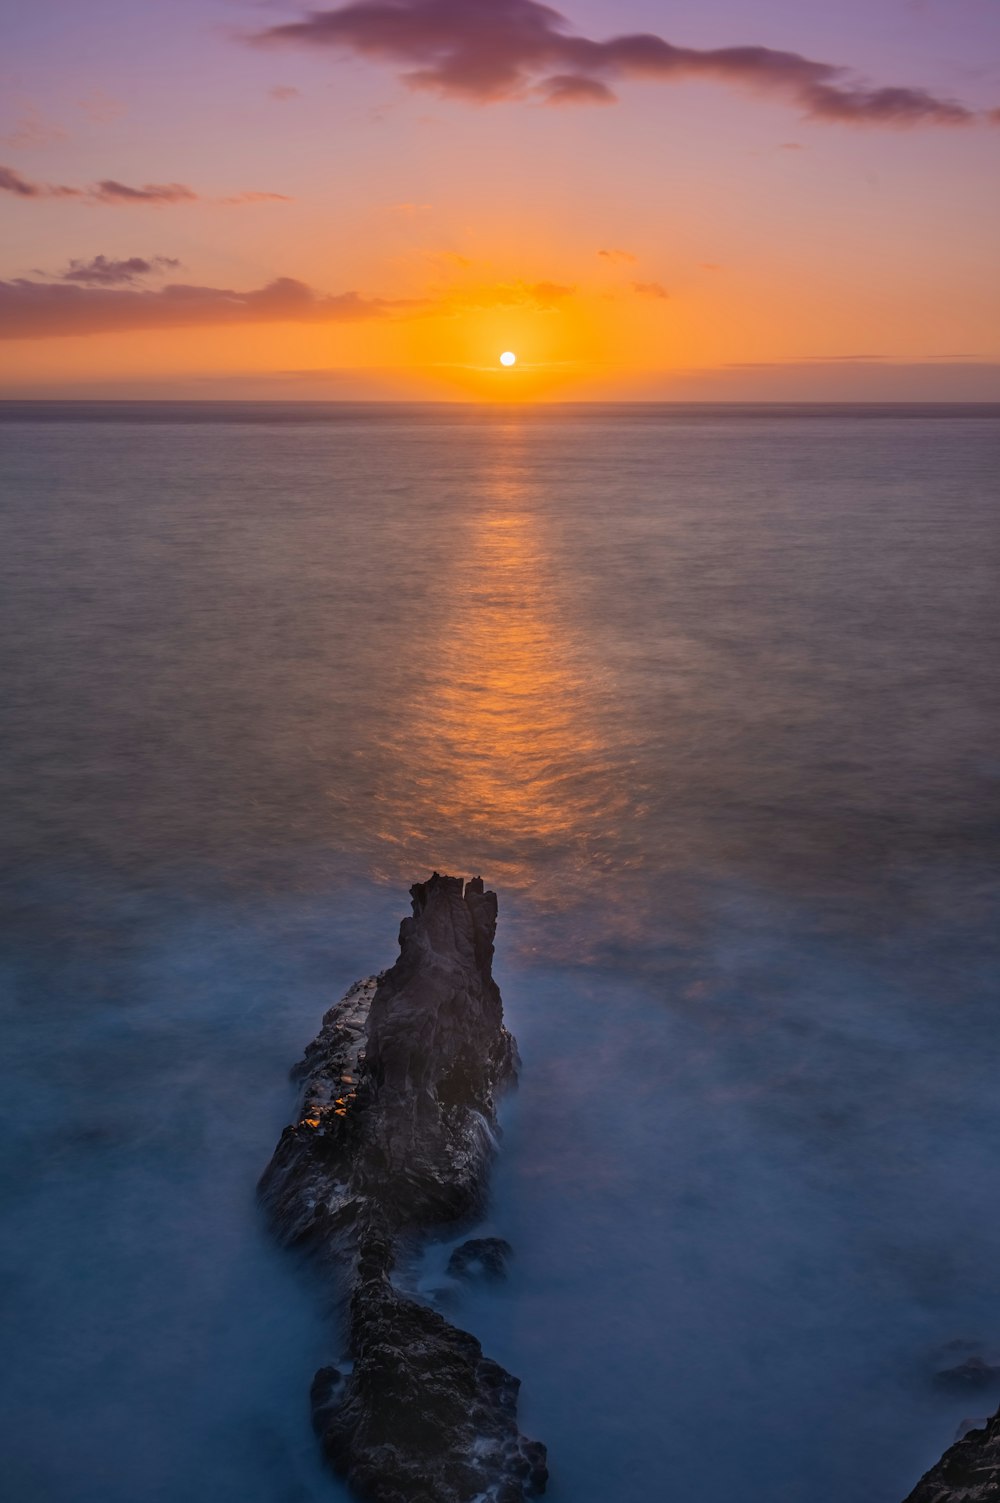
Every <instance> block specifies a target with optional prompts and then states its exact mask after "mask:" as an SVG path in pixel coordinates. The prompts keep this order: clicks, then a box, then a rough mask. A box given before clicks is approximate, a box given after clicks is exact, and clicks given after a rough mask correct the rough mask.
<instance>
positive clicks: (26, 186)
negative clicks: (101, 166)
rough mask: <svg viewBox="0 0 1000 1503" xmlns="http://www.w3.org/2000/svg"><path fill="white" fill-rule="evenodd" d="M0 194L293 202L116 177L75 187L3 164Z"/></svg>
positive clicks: (152, 201)
mask: <svg viewBox="0 0 1000 1503" xmlns="http://www.w3.org/2000/svg"><path fill="white" fill-rule="evenodd" d="M0 193H11V194H13V195H14V197H15V198H34V199H44V198H71V199H76V200H77V201H78V202H80V203H87V204H106V205H112V206H114V205H123V204H132V205H136V204H145V205H147V206H152V207H154V208H162V207H163V205H165V204H190V203H215V204H251V203H268V202H274V203H290V202H291V200H290V199H289V197H288V195H287V194H285V193H258V192H251V193H236V194H232V195H230V196H229V197H226V198H208V197H206V196H205V195H204V194H201V193H196V192H195V190H194V189H193V188H189V187H188V185H187V183H143V184H141V185H140V186H139V187H135V186H133V185H132V184H130V183H120V182H118V180H117V179H116V178H112V177H107V178H102V179H101V181H100V182H97V183H89V184H88V185H87V186H86V187H84V188H73V187H69V186H67V185H66V184H65V183H38V182H35V181H33V180H32V179H31V178H26V177H24V176H22V174H21V173H20V172H18V171H17V169H16V168H14V167H4V166H0Z"/></svg>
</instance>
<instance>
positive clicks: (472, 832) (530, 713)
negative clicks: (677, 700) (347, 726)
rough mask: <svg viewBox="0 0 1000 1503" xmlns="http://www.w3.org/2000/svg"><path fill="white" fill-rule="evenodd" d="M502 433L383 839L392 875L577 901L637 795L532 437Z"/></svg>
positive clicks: (388, 763)
mask: <svg viewBox="0 0 1000 1503" xmlns="http://www.w3.org/2000/svg"><path fill="white" fill-rule="evenodd" d="M495 434H496V440H495V444H494V445H493V446H491V449H490V464H491V468H490V469H489V470H488V473H486V474H485V475H483V476H480V477H478V479H477V480H476V482H475V485H474V487H473V491H472V494H471V495H470V504H469V505H468V506H467V507H465V508H462V509H459V510H457V513H456V514H457V515H458V516H459V517H460V518H461V521H460V523H459V526H458V528H457V530H456V533H455V538H454V546H453V548H452V551H451V556H450V559H449V565H448V574H447V577H446V579H445V580H444V581H443V582H442V592H443V596H444V599H445V602H446V608H445V610H444V611H443V613H442V617H441V621H440V624H439V627H438V629H437V631H436V634H435V637H434V640H433V642H430V643H427V644H426V645H425V653H424V659H425V669H424V672H423V673H422V677H421V680H420V682H419V683H418V685H417V686H416V688H415V692H413V693H412V695H411V696H410V698H409V701H408V703H406V704H405V705H401V706H400V707H399V716H398V720H397V723H396V726H395V728H394V730H393V733H392V735H391V738H390V742H389V744H388V745H386V746H384V747H383V748H382V751H383V754H386V755H385V760H384V762H383V768H384V771H385V777H384V779H383V783H382V786H381V787H380V789H379V791H378V794H377V799H376V808H377V810H378V815H379V827H378V839H379V841H380V843H381V845H382V848H383V850H384V851H385V853H386V856H387V858H388V861H387V867H388V870H387V871H386V873H385V874H386V875H391V876H393V877H396V875H397V874H398V873H401V872H410V871H413V870H420V869H421V868H422V867H426V866H429V865H440V866H442V867H450V868H451V869H454V870H458V871H465V870H469V871H472V870H479V869H480V868H484V869H486V870H487V871H488V874H489V877H490V880H491V881H494V882H498V883H502V884H503V885H504V886H505V887H506V888H511V887H514V888H518V889H527V888H531V887H533V886H534V887H538V886H539V884H541V885H542V886H545V884H546V881H547V880H548V881H552V880H553V879H558V884H559V887H560V888H561V889H562V890H563V893H564V896H565V897H566V898H567V899H568V897H569V894H568V892H566V891H565V889H566V886H567V884H569V885H570V886H571V885H572V878H573V873H574V872H582V871H583V870H584V869H586V870H588V871H592V870H593V868H594V866H595V864H597V865H600V864H602V863H604V862H606V861H608V860H609V859H610V855H609V853H610V851H611V850H612V849H613V848H614V847H615V844H616V841H617V838H618V832H617V827H618V825H619V823H620V820H621V818H622V816H623V813H624V811H625V809H626V807H627V804H628V799H627V797H626V794H625V792H624V779H623V777H622V765H623V759H622V755H621V749H620V748H618V747H613V746H612V745H611V743H610V740H609V737H608V735H607V733H606V730H605V728H604V726H605V722H606V718H607V717H606V700H607V697H608V695H609V693H611V692H613V685H610V684H609V683H608V682H607V675H606V674H602V673H601V671H600V670H598V669H597V668H596V667H595V665H594V664H592V663H590V662H589V661H588V656H587V651H586V645H585V642H584V640H583V638H582V634H581V632H580V631H579V630H578V629H575V628H574V625H573V621H574V617H573V612H572V609H571V602H569V601H568V600H567V597H566V593H565V592H566V589H567V582H566V580H565V578H563V577H562V576H561V574H560V568H559V538H558V534H557V532H556V531H555V529H554V528H553V525H552V522H551V519H550V518H549V517H548V516H547V514H546V509H545V505H544V495H542V494H541V493H540V487H539V484H538V481H537V480H533V481H532V482H530V483H529V481H528V479H527V478H526V477H527V474H528V466H527V463H526V456H525V452H524V443H525V436H524V434H523V432H522V430H521V429H520V428H519V426H518V425H517V424H510V425H505V426H504V427H503V428H500V429H497V430H495ZM548 900H549V902H550V903H552V902H556V903H557V904H558V901H559V900H558V898H557V897H556V895H555V894H554V893H553V892H549V893H548Z"/></svg>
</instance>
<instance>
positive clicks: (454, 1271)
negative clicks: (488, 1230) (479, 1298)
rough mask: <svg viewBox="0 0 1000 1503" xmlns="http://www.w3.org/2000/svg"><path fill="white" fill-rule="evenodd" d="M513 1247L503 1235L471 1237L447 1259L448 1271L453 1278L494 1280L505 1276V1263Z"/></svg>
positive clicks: (512, 1253)
mask: <svg viewBox="0 0 1000 1503" xmlns="http://www.w3.org/2000/svg"><path fill="white" fill-rule="evenodd" d="M513 1255H514V1249H513V1248H512V1247H511V1245H510V1243H509V1242H505V1241H504V1239H503V1237H473V1238H471V1239H470V1241H468V1242H463V1243H462V1245H461V1247H456V1248H455V1251H454V1252H453V1253H452V1255H451V1257H450V1258H449V1259H448V1272H449V1273H450V1274H451V1276H452V1278H455V1279H488V1280H490V1281H491V1282H495V1281H496V1280H498V1279H505V1278H506V1277H507V1264H508V1263H509V1262H510V1260H511V1258H512V1257H513Z"/></svg>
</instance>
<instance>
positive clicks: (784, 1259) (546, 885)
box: [0, 404, 1000, 1503]
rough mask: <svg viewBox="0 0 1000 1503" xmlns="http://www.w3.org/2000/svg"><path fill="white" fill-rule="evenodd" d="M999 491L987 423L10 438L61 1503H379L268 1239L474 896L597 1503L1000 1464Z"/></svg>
mask: <svg viewBox="0 0 1000 1503" xmlns="http://www.w3.org/2000/svg"><path fill="white" fill-rule="evenodd" d="M998 477H1000V412H998V411H997V410H996V409H994V410H992V411H991V410H990V409H974V408H969V409H959V408H952V409H923V410H921V409H907V408H894V409H882V410H870V409H868V410H866V409H862V408H859V409H844V408H839V409H838V408H827V409H824V408H813V409H810V408H800V409H796V408H787V409H753V408H714V409H713V408H669V407H637V408H629V407H623V408H613V407H607V408H602V407H596V408H576V409H574V408H566V409H560V408H548V409H539V410H535V411H525V412H518V411H513V410H492V409H483V408H464V409H461V408H433V407H427V408H421V407H409V408H407V407H399V408H393V407H389V408H367V407H360V408H357V407H354V408H352V407H336V406H334V407H322V406H301V407H300V406H279V407H270V406H266V405H262V406H258V405H254V404H247V405H240V404H231V405H230V404H219V405H214V404H213V405H211V406H203V407H196V406H188V405H185V404H175V405H167V404H164V405H145V404H135V405H125V406H121V405H101V404H73V405H70V404H67V405H62V404H50V405H47V406H41V405H32V404H4V405H0V503H2V525H3V543H2V555H0V582H2V604H0V616H2V625H3V660H2V665H0V700H2V713H3V722H4V723H3V729H2V734H0V792H2V797H3V809H4V813H3V832H4V837H5V840H4V846H5V866H4V877H3V885H2V889H0V903H2V924H3V937H4V946H3V965H2V970H0V984H2V994H3V996H2V1001H3V1012H4V1035H5V1040H6V1044H5V1049H4V1052H3V1059H2V1065H0V1070H2V1080H0V1116H2V1121H3V1129H4V1137H5V1145H6V1146H5V1154H4V1166H3V1190H4V1193H5V1200H6V1204H7V1211H6V1216H5V1220H4V1230H3V1233H2V1236H0V1300H2V1314H3V1319H4V1327H5V1332H6V1338H5V1343H4V1353H5V1355H4V1361H3V1363H2V1364H0V1387H2V1389H3V1393H2V1396H0V1415H2V1417H3V1427H4V1429H5V1431H6V1432H7V1434H6V1437H5V1443H4V1452H5V1459H6V1466H7V1477H8V1481H7V1484H6V1485H7V1487H8V1489H9V1493H8V1496H9V1497H10V1498H11V1499H12V1500H14V1503H22V1500H25V1503H26V1500H44V1503H136V1499H140V1498H141V1499H143V1500H144V1503H177V1500H178V1499H182V1498H189V1499H192V1500H193V1503H202V1500H205V1499H212V1500H213V1503H324V1500H325V1503H340V1500H342V1499H343V1497H344V1495H343V1493H342V1491H341V1490H340V1489H339V1487H338V1485H337V1484H336V1483H335V1482H333V1481H331V1480H330V1479H329V1478H327V1476H326V1474H325V1473H324V1471H323V1470H322V1469H321V1467H320V1466H319V1465H318V1463H317V1460H316V1455H315V1447H314V1442H313V1438H312V1435H311V1432H310V1429H309V1423H308V1413H307V1393H308V1387H309V1382H310V1379H311V1376H312V1373H313V1371H314V1369H315V1368H316V1367H317V1366H319V1365H320V1364H321V1363H322V1362H323V1361H325V1360H328V1359H329V1357H331V1356H332V1355H333V1354H334V1352H335V1350H336V1336H335V1333H334V1332H332V1331H331V1329H330V1327H329V1326H328V1325H327V1324H326V1317H325V1315H324V1312H323V1308H322V1300H321V1296H320V1295H319V1293H318V1291H317V1290H316V1289H314V1288H313V1287H312V1284H311V1281H310V1276H309V1274H308V1273H307V1272H306V1271H304V1270H303V1269H302V1268H301V1267H300V1266H299V1265H298V1264H297V1263H296V1260H295V1259H294V1258H292V1257H290V1256H288V1255H286V1254H283V1253H281V1252H278V1251H276V1250H275V1249H273V1248H272V1246H271V1245H270V1243H269V1241H268V1238H267V1236H266V1235H265V1233H264V1232H263V1230H262V1228H261V1226H260V1225H259V1222H258V1219H257V1214H256V1210H255V1206H254V1185H255V1180H256V1177H257V1175H258V1173H259V1172H260V1170H261V1169H262V1168H263V1166H264V1164H265V1162H266V1161H267V1158H268V1157H269V1154H270V1152H271V1149H272V1147H273V1143H274V1139H275V1138H276V1136H277V1133H278V1131H279V1130H280V1127H281V1126H282V1124H283V1122H284V1121H286V1120H287V1119H288V1116H289V1114H290V1111H291V1108H292V1094H291V1087H290V1086H289V1085H288V1083H287V1070H288V1067H289V1065H290V1064H291V1063H292V1061H293V1060H294V1059H295V1058H296V1057H297V1055H298V1053H299V1052H300V1050H301V1047H302V1045H303V1044H304V1043H305V1042H306V1041H307V1039H309V1038H310V1037H311V1036H312V1034H313V1033H314V1032H315V1030H316V1026H317V1023H318V1020H319V1017H320V1014H321V1013H322V1011H323V1010H324V1009H325V1008H326V1007H327V1006H328V1005H329V1004H330V1003H331V1002H332V1001H334V1000H336V998H337V997H338V996H339V995H340V994H341V993H342V992H343V991H344V990H345V989H346V987H347V986H348V985H349V984H350V983H351V982H352V981H354V980H355V979H356V977H358V976H360V975H364V974H368V973H370V972H372V971H374V970H378V969H380V968H382V967H383V966H385V965H386V964H387V963H389V962H391V961H392V959H393V958H394V954H395V933H396V927H397V923H398V920H399V918H400V917H401V916H402V914H403V913H404V911H406V909H407V906H408V899H407V896H406V889H407V887H408V885H409V883H410V882H411V881H413V880H415V879H417V878H423V877H425V876H426V875H427V873H428V872H429V871H431V870H432V869H434V868H437V869H439V870H443V871H449V872H453V873H456V874H467V875H471V874H473V873H482V875H483V876H484V877H485V878H486V880H487V882H488V883H489V884H490V885H492V886H495V887H496V888H497V889H498V891H499V893H500V903H501V929H500V935H499V941H498V965H499V979H500V982H501V985H502V988H503V993H504V998H505V1002H506V1007H507V1011H508V1014H509V1018H510V1021H511V1023H512V1026H513V1028H514V1029H515V1031H516V1032H517V1034H518V1037H519V1039H520V1043H521V1050H522V1053H523V1056H524V1060H525V1070H524V1077H523V1082H522V1086H521V1089H520V1091H519V1092H518V1094H517V1095H516V1096H515V1097H513V1098H512V1099H511V1100H510V1101H509V1102H508V1104H507V1106H506V1108H505V1113H504V1122H505V1140H504V1151H503V1155H502V1158H501V1161H500V1163H499V1165H498V1170H497V1177H496V1195H495V1198H494V1205H493V1208H492V1212H491V1221H490V1222H489V1227H490V1229H492V1230H495V1231H497V1232H499V1233H502V1234H503V1235H504V1236H507V1237H508V1238H509V1239H510V1240H511V1241H512V1242H513V1243H514V1245H515V1247H516V1250H517V1261H516V1268H515V1272H514V1274H513V1277H512V1278H511V1280H510V1282H509V1283H508V1284H507V1285H505V1286H503V1287H502V1288H500V1289H499V1290H497V1291H491V1292H487V1293H478V1292H477V1293H469V1292H458V1291H453V1292H452V1294H451V1295H450V1299H451V1305H450V1310H451V1313H452V1315H453V1318H454V1319H456V1320H457V1321H459V1323H462V1324H465V1325H467V1326H468V1327H469V1328H470V1329H472V1330H474V1331H475V1332H476V1333H477V1334H478V1335H480V1336H481V1337H482V1338H483V1340H484V1342H485V1343H486V1345H487V1347H488V1349H489V1351H490V1352H491V1353H492V1355H494V1356H495V1357H497V1358H498V1359H499V1360H501V1361H502V1362H504V1363H505V1364H506V1365H508V1366H509V1367H510V1368H511V1369H512V1370H513V1371H514V1372H516V1373H518V1374H519V1375H520V1376H521V1377H522V1378H523V1380H524V1388H523V1396H522V1422H523V1425H524V1428H525V1429H526V1430H528V1431H529V1433H532V1434H537V1435H538V1436H539V1437H541V1438H542V1439H544V1440H546V1441H547V1442H548V1444H549V1446H550V1450H551V1460H552V1466H553V1478H554V1480H553V1484H552V1488H551V1497H552V1500H553V1503H607V1500H608V1499H609V1498H610V1499H613V1500H614V1503H650V1500H652V1499H677V1500H681V1499H685V1500H686V1499H693V1498H697V1499H698V1500H699V1503H733V1500H735V1499H737V1498H738V1499H739V1500H740V1503H899V1500H900V1499H901V1498H902V1497H903V1495H904V1494H905V1493H906V1492H907V1491H908V1490H909V1488H910V1487H911V1486H912V1484H913V1483H914V1482H915V1480H916V1478H917V1476H918V1475H919V1473H920V1472H921V1471H922V1469H923V1468H924V1467H925V1466H926V1465H928V1464H929V1463H930V1462H931V1461H932V1460H933V1459H935V1458H936V1456H937V1455H938V1454H939V1453H940V1451H941V1450H943V1449H944V1447H945V1446H946V1445H948V1444H949V1443H950V1442H951V1440H952V1439H953V1437H954V1433H955V1430H956V1427H957V1425H958V1424H959V1422H960V1421H961V1420H962V1419H963V1418H965V1417H967V1416H968V1417H973V1416H977V1415H982V1414H985V1413H986V1412H987V1411H988V1410H990V1409H992V1408H994V1407H995V1405H996V1402H997V1397H998V1395H997V1394H996V1393H992V1394H991V1393H986V1394H970V1395H959V1396H958V1397H955V1396H953V1395H950V1394H948V1393H947V1392H943V1391H940V1390H939V1389H937V1388H935V1386H934V1385H933V1383H932V1381H931V1380H932V1377H933V1374H934V1372H935V1371H936V1369H937V1368H938V1367H941V1366H948V1365H953V1364H954V1362H955V1361H956V1360H961V1354H962V1353H963V1352H965V1351H972V1350H977V1351H979V1352H980V1353H981V1354H983V1355H986V1356H989V1355H990V1354H992V1353H995V1352H997V1351H998V1350H1000V1272H998V1270H1000V1193H998V1191H1000V1183H998V1181H1000V1174H998V1169H997V1164H998V1162H1000V1090H998V1088H997V1080H998V1075H1000V1016H998V978H1000V954H998V939H997V935H998V932H1000V924H998V917H1000V915H998V912H997V909H998V901H997V893H998V889H997V884H996V880H995V878H996V860H997V855H998V850H1000V818H998V814H1000V800H998V785H1000V674H998V668H997V664H998V662H1000V608H998V598H1000V481H998ZM445 1255H446V1249H445V1250H441V1251H440V1252H439V1253H438V1254H436V1259H437V1261H436V1262H435V1258H434V1257H432V1259H431V1260H430V1263H429V1265H428V1269H427V1273H426V1278H427V1282H428V1286H430V1285H432V1284H433V1283H434V1282H435V1281H436V1277H437V1275H436V1272H435V1270H436V1268H437V1267H439V1266H441V1265H442V1264H443V1260H444V1257H445ZM957 1342H958V1343H960V1342H966V1343H969V1346H968V1347H967V1348H962V1347H958V1346H954V1347H951V1349H950V1353H949V1352H945V1353H944V1355H943V1356H942V1349H943V1348H945V1347H947V1346H948V1344H949V1343H957ZM955 1353H959V1356H958V1358H956V1356H955Z"/></svg>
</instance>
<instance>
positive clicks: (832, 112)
mask: <svg viewBox="0 0 1000 1503" xmlns="http://www.w3.org/2000/svg"><path fill="white" fill-rule="evenodd" d="M253 40H254V41H256V42H258V43H261V44H263V45H277V44H281V43H287V44H299V45H303V46H310V47H326V48H332V49H336V50H339V51H340V52H342V53H347V54H351V53H353V54H355V55H357V56H361V57H366V58H371V59H373V60H375V61H377V62H382V63H388V64H390V65H392V66H394V67H397V68H401V69H402V70H403V72H402V77H403V80H404V82H405V83H407V84H408V85H410V86H411V87H412V88H417V89H430V90H433V91H435V92H436V93H438V94H444V95H452V96H455V97H458V98H465V99H472V100H476V101H478V102H480V103H488V102H491V101H494V100H500V99H518V98H524V97H528V96H531V95H532V94H534V96H535V97H541V98H542V99H543V101H545V102H546V103H549V104H574V103H575V104H580V103H589V104H593V103H603V104H606V103H609V102H611V101H612V100H613V99H614V95H613V93H612V91H611V88H610V86H609V81H615V80H618V79H651V80H657V81H660V82H664V83H672V82H677V81H680V80H683V79H691V78H707V79H713V80H715V81H717V82H720V83H724V84H728V85H732V86H737V87H743V88H750V89H753V90H756V91H758V92H765V93H770V94H777V95H779V96H782V97H784V98H786V99H788V100H789V102H790V103H792V104H793V105H795V106H797V107H798V108H799V109H800V110H801V111H802V113H803V114H804V115H806V116H807V117H809V118H812V119H816V120H826V121H832V122H839V123H846V124H854V125H894V126H906V125H966V124H969V123H971V122H972V121H973V120H975V119H977V118H979V112H977V111H975V110H972V109H970V108H968V107H967V106H965V105H963V104H960V103H958V102H957V101H955V100H952V99H947V98H943V97H941V96H939V95H937V94H934V93H932V92H930V91H929V90H927V89H923V88H914V87H897V86H892V87H885V86H879V85H873V84H869V83H867V82H866V81H864V80H863V79H860V78H858V77H857V76H856V75H855V74H853V73H852V72H851V71H850V70H849V69H847V68H845V67H842V66H840V65H838V64H835V63H827V62H819V61H816V60H815V59H812V58H808V57H803V56H802V55H801V54H800V53H797V52H782V51H777V50H775V49H774V48H771V47H759V46H737V47H713V48H704V49H703V48H697V47H677V46H674V45H673V43H671V42H668V41H666V40H665V39H664V38H663V37H660V36H656V35H654V34H652V33H649V32H644V33H637V34H632V35H625V36H617V37H611V38H609V39H608V40H606V41H594V40H592V39H591V38H589V37H585V36H579V35H576V34H574V33H572V32H570V31H569V29H568V23H567V21H566V19H565V18H564V17H563V16H562V15H560V13H559V12H558V11H556V10H553V9H551V8H550V7H549V6H547V5H542V4H540V3H539V0H354V3H352V4H347V5H341V6H338V7H336V8H334V9H332V10H312V11H308V12H307V13H306V14H305V15H304V16H303V18H302V19H301V20H298V21H290V22H285V23H284V24H282V25H279V26H272V27H269V28H268V29H267V30H266V31H263V32H260V33H257V34H256V36H255V37H254V38H253Z"/></svg>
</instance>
